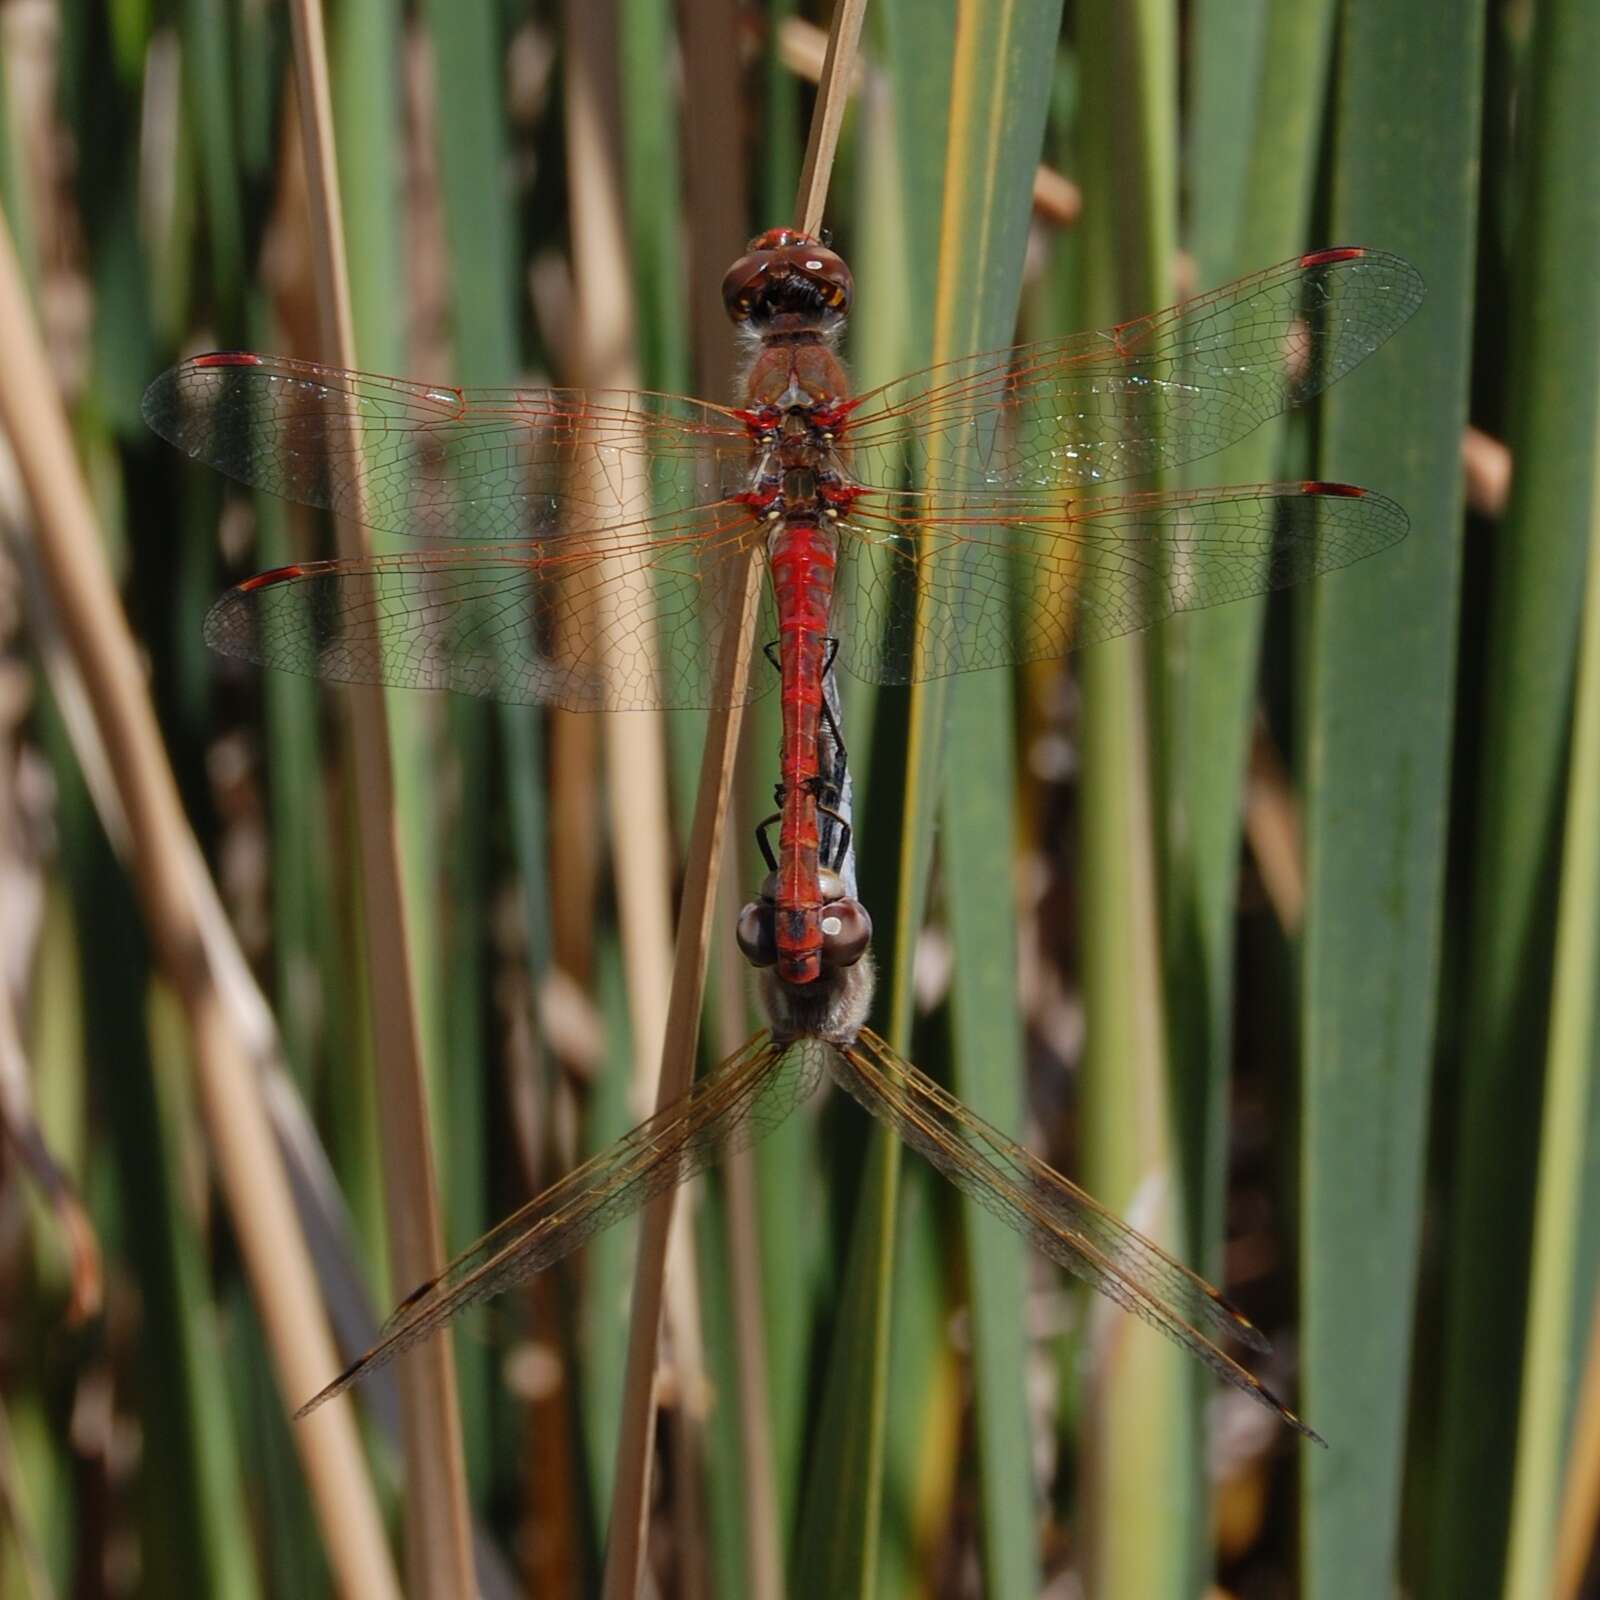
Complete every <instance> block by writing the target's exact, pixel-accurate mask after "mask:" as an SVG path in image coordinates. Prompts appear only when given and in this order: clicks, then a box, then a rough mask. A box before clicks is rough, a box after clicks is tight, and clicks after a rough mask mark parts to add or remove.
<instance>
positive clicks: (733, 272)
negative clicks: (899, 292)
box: [722, 228, 854, 333]
mask: <svg viewBox="0 0 1600 1600" xmlns="http://www.w3.org/2000/svg"><path fill="white" fill-rule="evenodd" d="M853 287H854V286H853V283H852V280H851V277H850V269H849V267H847V266H846V265H845V263H844V258H843V257H842V256H840V255H837V254H835V252H833V251H832V250H830V249H829V248H828V247H827V246H826V245H825V244H823V243H822V242H821V241H820V240H818V239H816V238H813V237H812V235H810V234H809V233H797V232H795V231H794V230H793V229H790V228H769V229H768V230H767V231H766V232H765V233H760V234H757V235H756V237H755V238H754V239H752V240H751V241H750V247H749V250H748V251H747V253H746V254H744V255H742V256H740V257H739V259H738V260H737V261H735V262H734V264H733V265H732V266H731V267H729V268H728V273H727V276H726V277H725V278H724V279H723V280H722V303H723V305H724V306H726V307H727V310H728V315H729V316H730V317H731V318H732V319H733V320H734V321H735V322H737V323H741V324H748V325H749V326H750V327H751V328H752V329H754V331H755V332H757V333H766V332H772V333H795V332H800V331H804V330H808V329H814V330H815V331H817V332H819V333H832V332H835V331H837V329H838V328H839V327H840V326H841V325H842V324H843V322H844V319H845V317H846V315H847V314H848V313H849V310H850V297H851V294H852V292H853Z"/></svg>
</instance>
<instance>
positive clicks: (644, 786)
mask: <svg viewBox="0 0 1600 1600" xmlns="http://www.w3.org/2000/svg"><path fill="white" fill-rule="evenodd" d="M564 16H565V21H566V37H567V46H568V53H567V62H568V65H567V73H566V80H565V81H566V102H565V114H566V133H567V190H568V195H569V204H570V223H571V230H572V257H573V259H572V271H573V285H574V301H575V309H576V316H575V317H574V319H573V322H574V328H575V332H574V335H573V341H572V343H573V355H574V365H575V369H576V370H575V372H574V379H575V381H576V382H578V383H579V384H581V385H583V386H584V387H587V388H623V389H628V388H635V387H637V386H638V383H639V373H638V368H637V365H636V354H635V329H634V319H633V286H632V284H631V282H630V281H629V276H628V239H627V229H626V225H625V218H624V212H623V196H622V172H621V160H620V155H619V151H618V148H617V144H618V139H619V136H620V131H621V123H622V108H621V106H620V104H619V101H618V93H619V85H618V74H617V68H616V62H615V59H614V57H615V30H614V28H613V27H612V26H610V24H611V22H612V21H613V20H614V18H613V16H612V12H611V8H609V7H597V6H594V5H592V4H589V3H586V0H568V4H567V5H566V7H565V10H564ZM607 465H608V466H609V467H610V468H611V469H612V471H613V473H614V474H615V477H614V479H612V480H610V488H609V490H608V481H607V480H606V477H605V474H604V472H603V471H602V468H601V466H600V464H599V463H598V462H596V463H595V465H594V467H593V470H592V473H591V476H592V478H593V480H594V481H592V482H591V483H590V484H589V485H588V486H587V491H588V492H587V493H586V495H585V497H584V498H585V500H588V501H592V502H593V503H595V504H604V503H605V502H606V498H607V495H608V492H609V493H610V494H611V496H612V503H611V504H610V505H609V506H608V516H610V517H614V520H615V521H616V522H617V523H619V524H622V523H627V522H629V521H631V520H634V519H636V518H637V517H639V516H642V515H647V514H648V513H649V510H650V506H649V484H648V481H647V479H646V477H645V474H644V473H643V471H642V470H641V467H640V464H639V461H638V458H637V457H635V456H632V455H630V454H627V453H623V454H621V455H618V456H616V458H615V459H614V460H612V461H611V462H609V463H607ZM589 531H592V532H596V533H598V531H599V530H589ZM610 565H611V567H612V571H611V578H610V581H609V582H608V583H607V584H606V586H605V589H604V591H603V595H602V597H601V598H600V601H599V603H598V604H597V606H596V608H595V614H594V616H593V617H592V618H591V619H590V621H591V623H592V625H594V626H597V627H599V628H600V629H601V630H602V631H601V637H602V638H609V637H613V636H614V632H615V629H614V626H613V624H615V623H616V622H618V621H620V619H621V617H622V615H624V614H625V613H628V612H629V608H630V607H632V608H633V609H632V615H633V616H634V617H635V619H637V618H638V617H639V616H644V615H648V613H649V605H648V602H649V599H650V585H651V578H650V575H649V573H648V572H640V571H638V570H634V571H633V572H632V573H631V574H627V573H624V572H621V571H619V570H617V567H616V564H615V563H611V564H610ZM638 627H639V625H638V624H637V621H636V622H635V625H634V627H633V629H632V632H633V633H634V636H635V639H637V637H638ZM601 740H602V745H603V749H604V753H605V768H606V772H605V788H606V801H607V817H608V824H609V837H610V843H611V862H612V882H613V884H614V885H615V892H616V897H617V913H618V922H619V924H620V932H621V946H622V965H623V981H624V985H625V987H626V990H627V997H628V1013H629V1018H630V1021H631V1031H632V1042H633V1072H632V1091H633V1092H632V1100H633V1105H634V1108H635V1110H636V1111H637V1112H638V1115H639V1117H640V1118H641V1120H642V1119H643V1118H644V1117H645V1116H647V1115H648V1114H649V1111H650V1108H651V1107H652V1105H654V1104H656V1103H657V1098H658V1086H659V1082H660V1077H661V1066H662V1048H663V1045H664V1043H665V1040H666V1036H667V1006H668V1000H669V995H670V992H671V986H672V874H673V854H672V840H671V836H670V832H669V828H668V817H669V815H670V806H669V803H668V797H667V772H666V748H665V739H664V734H663V729H662V719H661V716H660V714H659V713H657V712H654V711H638V712H633V713H630V714H628V715H626V716H623V715H615V716H607V717H603V718H602V719H601ZM697 1283H698V1274H697V1273H696V1272H695V1270H694V1241H693V1235H692V1234H691V1232H690V1231H689V1228H688V1220H687V1216H686V1214H685V1213H684V1212H681V1211H675V1212H674V1214H673V1221H672V1226H671V1229H670V1232H669V1238H668V1260H667V1274H666V1290H665V1292H666V1323H667V1341H668V1344H669V1346H670V1349H671V1351H672V1359H673V1364H674V1366H675V1368H676V1370H677V1372H678V1376H679V1387H680V1391H681V1392H682V1393H683V1394H684V1395H685V1396H692V1395H694V1394H696V1393H698V1392H700V1391H701V1390H703V1388H704V1370H705V1358H704V1351H703V1339H702V1334H701V1324H700V1308H699V1302H698V1295H697ZM671 1425H672V1428H673V1431H674V1434H675V1440H674V1456H675V1458H676V1459H677V1460H678V1461H679V1463H680V1464H681V1469H682V1470H681V1471H680V1472H679V1474H678V1476H677V1480H676V1485H677V1490H678V1492H677V1493H675V1495H674V1498H673V1509H674V1514H675V1521H676V1540H675V1549H676V1559H677V1564H678V1586H679V1588H680V1589H681V1590H682V1591H683V1592H684V1593H686V1594H702V1593H704V1592H705V1590H706V1583H707V1577H706V1573H707V1566H708V1558H707V1554H706V1549H705V1544H706V1539H705V1518H704V1513H703V1507H702V1505H701V1504H700V1496H699V1493H698V1490H699V1465H698V1464H699V1463H700V1462H701V1460H702V1459H703V1457H704V1454H705V1444H704V1416H703V1408H697V1407H696V1406H694V1405H693V1404H692V1403H680V1404H679V1405H676V1406H674V1407H673V1408H672V1411H671Z"/></svg>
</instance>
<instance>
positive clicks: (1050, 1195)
mask: <svg viewBox="0 0 1600 1600" xmlns="http://www.w3.org/2000/svg"><path fill="white" fill-rule="evenodd" d="M828 1065H829V1069H830V1071H831V1072H832V1075H833V1077H834V1079H835V1080H836V1081H837V1082H838V1083H839V1085H840V1086H841V1087H842V1088H843V1089H844V1090H845V1091H846V1092H847V1093H848V1094H850V1095H852V1096H853V1097H854V1098H855V1099H856V1100H858V1101H859V1102H860V1103H861V1104H862V1105H863V1106H864V1107H865V1108H866V1109H867V1110H868V1111H869V1112H870V1113H871V1114H872V1115H873V1116H874V1117H876V1118H878V1120H879V1121H880V1122H883V1123H886V1124H887V1125H888V1126H889V1127H891V1128H893V1129H894V1130H895V1132H896V1133H898V1134H899V1136H900V1137H901V1138H902V1139H904V1140H905V1141H906V1143H907V1144H909V1145H911V1146H912V1147H913V1148H914V1149H915V1150H917V1151H919V1152H920V1153H921V1154H922V1155H924V1156H925V1157H926V1158H927V1159H928V1160H929V1161H931V1162H932V1163H933V1164H934V1166H936V1167H937V1168H938V1169H939V1170H940V1171H941V1172H942V1173H944V1175H945V1176H946V1177H947V1178H949V1179H950V1181H951V1182H952V1183H954V1184H955V1186H956V1187H957V1188H958V1189H960V1190H961V1191H962V1192H963V1193H964V1194H966V1195H968V1196H970V1197H971V1198H972V1199H974V1200H976V1201H977V1202H978V1203H979V1204H980V1205H982V1206H983V1207H984V1208H985V1209H986V1210H988V1211H990V1212H992V1213H993V1214H994V1215H995V1216H997V1217H999V1218H1000V1220H1001V1221H1002V1222H1005V1223H1007V1224H1008V1225H1009V1226H1011V1227H1013V1228H1015V1229H1016V1230H1017V1231H1018V1232H1019V1233H1021V1234H1023V1235H1024V1236H1025V1237H1026V1238H1028V1239H1029V1240H1031V1241H1032V1242H1033V1244H1034V1245H1036V1246H1037V1247H1038V1248H1039V1249H1040V1250H1042V1251H1044V1253H1045V1254H1046V1255H1048V1256H1050V1257H1051V1258H1052V1259H1054V1260H1056V1261H1058V1262H1060V1263H1061V1265H1062V1266H1064V1267H1066V1268H1067V1270H1068V1271H1070V1272H1073V1273H1075V1274H1076V1275H1077V1276H1078V1277H1080V1278H1082V1279H1083V1280H1084V1281H1085V1282H1086V1283H1088V1284H1089V1285H1090V1286H1091V1287H1092V1288H1094V1289H1096V1290H1098V1291H1099V1292H1100V1293H1101V1294H1103V1295H1106V1296H1107V1297H1108V1298H1110V1299H1112V1300H1114V1301H1115V1302H1116V1303H1117V1304H1118V1305H1120V1306H1122V1307H1123V1309H1124V1310H1127V1311H1131V1312H1133V1314H1134V1315H1135V1316H1137V1317H1139V1318H1141V1319H1142V1320H1143V1321H1145V1322H1147V1323H1149V1324H1150V1326H1151V1327H1153V1328H1155V1329H1157V1330H1158V1331H1159V1332H1161V1333H1164V1334H1165V1335H1166V1336H1167V1337H1168V1338H1169V1339H1171V1340H1173V1341H1174V1342H1175V1343H1177V1344H1180V1345H1182V1346H1183V1347H1184V1349H1186V1350H1188V1351H1189V1352H1190V1353H1191V1354H1193V1355H1196V1356H1198V1357H1199V1358H1200V1360H1202V1361H1203V1362H1205V1364H1206V1365H1207V1366H1208V1367H1210V1368H1211V1370H1212V1371H1213V1372H1215V1373H1216V1374H1217V1375H1218V1376H1219V1377H1221V1378H1224V1379H1226V1381H1227V1382H1229V1383H1231V1384H1233V1385H1234V1387H1235V1388H1238V1389H1242V1390H1244V1392H1245V1393H1246V1394H1249V1395H1252V1396H1254V1398H1255V1399H1257V1400H1259V1401H1261V1402H1262V1404H1264V1405H1267V1406H1270V1407H1271V1408H1272V1409H1273V1410H1274V1411H1276V1412H1277V1413H1278V1414H1279V1415H1280V1416H1281V1417H1282V1418H1283V1419H1284V1421H1285V1422H1287V1423H1288V1424H1289V1425H1290V1426H1291V1427H1293V1428H1294V1429H1296V1430H1297V1431H1298V1432H1300V1433H1303V1434H1305V1435H1306V1436H1307V1437H1308V1438H1312V1439H1316V1440H1317V1442H1318V1443H1319V1444H1320V1443H1323V1442H1324V1441H1323V1440H1322V1439H1321V1438H1320V1437H1319V1436H1318V1435H1317V1434H1316V1433H1315V1432H1313V1430H1312V1429H1311V1428H1309V1427H1307V1426H1306V1424H1305V1423H1304V1422H1302V1421H1301V1420H1300V1418H1299V1417H1297V1416H1296V1415H1295V1414H1294V1412H1292V1411H1290V1410H1289V1409H1288V1408H1287V1407H1286V1406H1285V1405H1283V1403H1282V1402H1281V1401H1279V1400H1278V1399H1277V1398H1276V1397H1275V1396H1274V1395H1273V1394H1271V1393H1270V1392H1269V1391H1268V1390H1267V1389H1266V1388H1265V1387H1264V1386H1263V1385H1262V1384H1261V1382H1260V1380H1259V1379H1257V1378H1256V1377H1255V1376H1253V1375H1252V1374H1251V1373H1249V1372H1247V1371H1246V1370H1245V1369H1244V1368H1243V1367H1242V1366H1240V1365H1239V1363H1238V1362H1237V1361H1235V1360H1234V1359H1233V1358H1232V1357H1231V1356H1229V1355H1227V1354H1225V1353H1224V1352H1223V1351H1222V1350H1221V1349H1219V1348H1218V1347H1217V1344H1216V1343H1215V1342H1214V1341H1216V1340H1218V1339H1224V1338H1234V1339H1239V1340H1241V1341H1242V1342H1243V1343H1245V1344H1247V1345H1249V1346H1251V1347H1252V1348H1253V1349H1256V1350H1264V1349H1266V1348H1267V1345H1266V1341H1265V1340H1264V1339H1263V1338H1262V1337H1261V1335H1260V1333H1258V1332H1257V1330H1256V1329H1255V1327H1254V1326H1253V1325H1252V1324H1251V1323H1250V1322H1249V1321H1248V1320H1247V1319H1246V1318H1245V1317H1244V1316H1243V1315H1242V1314H1241V1313H1240V1312H1238V1311H1236V1310H1235V1309H1234V1308H1233V1307H1232V1306H1231V1305H1229V1304H1228V1302H1227V1301H1226V1300H1225V1299H1223V1297H1222V1296H1221V1295H1220V1294H1219V1293H1218V1292H1217V1291H1216V1290H1215V1289H1213V1288H1212V1287H1211V1285H1210V1284H1208V1283H1207V1282H1206V1281H1205V1279H1204V1278H1201V1277H1199V1276H1197V1275H1196V1274H1195V1273H1193V1272H1191V1271H1190V1270H1189V1269H1188V1268H1187V1267H1186V1266H1184V1265H1183V1263H1182V1262H1180V1261H1177V1260H1174V1259H1173V1257H1171V1256H1169V1255H1168V1254H1167V1253H1166V1251H1164V1250H1163V1249H1162V1248H1161V1247H1160V1246H1159V1245H1157V1244H1155V1243H1153V1242H1152V1241H1151V1240H1149V1239H1146V1238H1145V1237H1144V1235H1143V1234H1141V1233H1138V1232H1136V1231H1135V1230H1134V1229H1132V1228H1130V1227H1129V1226H1128V1225H1127V1223H1125V1222H1123V1221H1121V1220H1120V1219H1119V1218H1118V1217H1116V1216H1114V1215H1113V1214H1112V1213H1111V1212H1109V1211H1107V1210H1106V1209H1105V1207H1104V1206H1102V1205H1100V1204H1099V1203H1098V1202H1097V1201H1095V1200H1093V1199H1091V1198H1090V1197H1089V1196H1088V1195H1087V1194H1085V1193H1084V1192H1083V1190H1082V1189H1080V1188H1078V1186H1077V1185H1076V1184H1074V1183H1070V1182H1068V1180H1067V1179H1065V1178H1063V1177H1062V1176H1061V1175H1060V1173H1058V1172H1056V1171H1055V1170H1054V1169H1052V1168H1051V1167H1048V1166H1046V1165H1045V1163H1044V1162H1042V1161H1041V1160H1039V1158H1038V1157H1037V1156H1035V1155H1033V1154H1032V1153H1031V1152H1030V1151H1028V1150H1025V1149H1024V1148H1023V1147H1022V1146H1021V1145H1020V1144H1017V1143H1016V1142H1015V1141H1014V1140H1012V1139H1008V1138H1007V1137H1006V1136H1005V1135H1004V1134H1003V1133H1001V1132H1000V1131H999V1130H998V1129H997V1128H992V1127H990V1126H989V1124H988V1123H986V1122H985V1121H983V1120H982V1118H980V1117H978V1116H976V1115H974V1114H973V1113H972V1112H971V1111H969V1110H968V1109H967V1108H966V1107H965V1106H964V1105H962V1103H961V1102H960V1101H959V1100H957V1099H956V1098H955V1097H954V1096H952V1095H950V1094H948V1093H947V1092H946V1091H945V1090H943V1089H941V1088H940V1087H939V1085H938V1084H936V1083H935V1082H934V1081H933V1080H932V1079H931V1078H929V1077H927V1076H926V1075H925V1074H924V1073H922V1072H919V1071H918V1070H917V1068H916V1067H914V1066H912V1065H911V1063H910V1062H909V1061H906V1060H904V1059H903V1058H902V1057H901V1056H900V1055H899V1054H897V1053H896V1052H895V1051H894V1050H893V1049H892V1048H891V1047H890V1046H889V1045H888V1044H887V1043H886V1042H885V1041H884V1040H883V1039H881V1038H879V1037H878V1035H877V1034H875V1033H874V1032H872V1030H871V1029H870V1028H863V1029H862V1030H861V1034H860V1037H859V1038H858V1040H857V1041H856V1043H855V1044H854V1045H851V1046H840V1047H837V1048H836V1049H835V1050H834V1051H833V1052H832V1053H831V1054H830V1056H829V1060H828Z"/></svg>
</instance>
